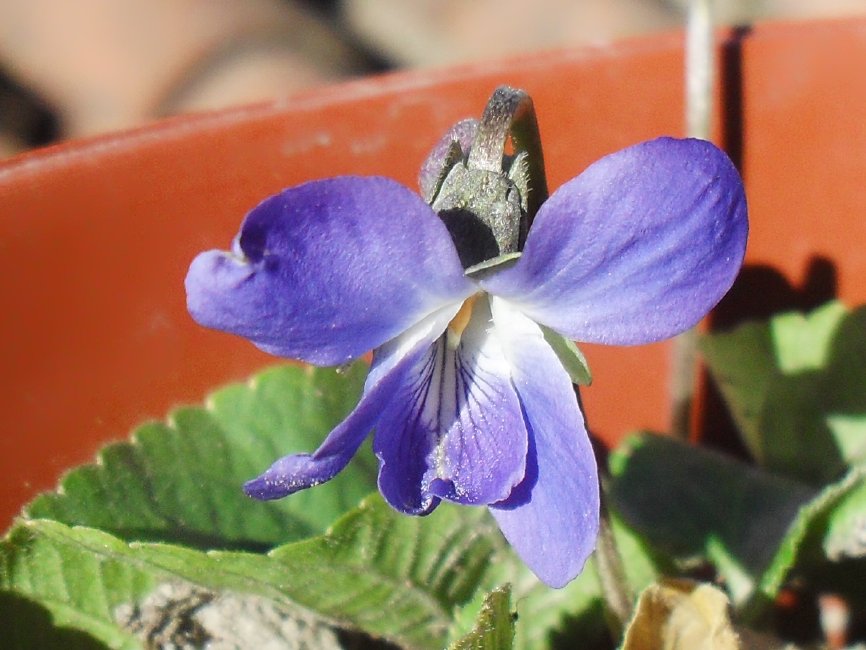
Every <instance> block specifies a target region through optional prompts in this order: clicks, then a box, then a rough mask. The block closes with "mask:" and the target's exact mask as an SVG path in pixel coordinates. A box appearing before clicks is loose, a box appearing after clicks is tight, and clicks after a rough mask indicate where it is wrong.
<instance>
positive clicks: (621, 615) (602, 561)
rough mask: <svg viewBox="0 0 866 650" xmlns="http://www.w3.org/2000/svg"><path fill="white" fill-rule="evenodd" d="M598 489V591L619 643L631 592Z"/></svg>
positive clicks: (626, 621) (628, 619)
mask: <svg viewBox="0 0 866 650" xmlns="http://www.w3.org/2000/svg"><path fill="white" fill-rule="evenodd" d="M605 501H606V499H605V494H604V491H602V499H601V518H600V521H599V530H598V545H597V546H596V549H595V567H596V572H597V574H598V581H599V583H600V585H601V593H602V595H603V596H604V602H605V605H606V607H607V612H606V614H607V619H608V625H609V627H610V632H611V635H612V636H613V638H614V641H615V642H617V643H619V641H620V640H621V639H622V635H623V633H624V631H625V628H626V626H627V625H628V622H629V621H630V620H631V615H632V606H633V603H634V594H632V592H631V588H630V586H629V584H628V579H627V578H626V575H625V567H624V566H623V562H622V556H621V555H620V553H619V549H618V548H617V544H616V538H615V537H614V533H613V520H612V518H611V516H610V511H609V510H608V509H607V505H606V503H605Z"/></svg>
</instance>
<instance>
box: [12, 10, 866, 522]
mask: <svg viewBox="0 0 866 650" xmlns="http://www.w3.org/2000/svg"><path fill="white" fill-rule="evenodd" d="M719 47H720V50H721V54H722V57H721V60H720V73H721V74H720V87H721V90H720V92H719V93H718V97H719V107H720V111H719V114H720V115H721V117H720V119H719V128H718V130H717V133H718V138H717V140H718V141H719V142H720V143H722V144H724V145H725V146H727V147H728V149H729V151H730V152H731V154H732V156H733V158H734V159H735V161H736V162H737V163H738V164H739V165H740V166H741V168H742V169H743V172H744V175H745V179H746V184H747V190H748V196H749V201H750V207H751V219H752V235H751V241H750V244H749V253H748V261H749V263H750V264H751V265H766V266H768V267H771V268H770V269H763V270H761V269H758V270H754V269H753V270H752V271H750V275H749V274H747V276H745V278H746V282H744V283H740V284H739V285H738V286H737V288H736V290H735V293H734V296H733V297H732V298H731V300H729V301H727V302H726V303H725V305H724V306H723V309H722V312H721V313H722V314H723V320H726V321H730V320H731V319H732V318H737V317H738V316H739V315H741V314H742V309H743V308H754V307H756V306H757V307H758V311H760V310H763V309H765V308H766V307H767V306H768V305H770V306H772V305H776V304H779V305H782V304H787V303H790V302H792V301H793V302H797V300H800V302H803V301H806V302H808V301H810V300H813V301H816V300H818V299H819V298H821V297H824V296H826V295H832V293H833V292H834V291H835V290H838V294H839V295H840V296H841V297H843V298H844V299H847V300H848V301H850V302H860V301H864V300H866V282H864V278H866V254H864V244H863V242H866V118H864V112H866V76H864V75H863V73H862V67H861V64H860V62H862V61H864V60H866V21H864V20H857V21H850V22H827V23H812V24H776V25H762V26H758V27H756V28H755V29H753V30H752V31H750V32H748V33H725V34H722V35H720V44H719ZM682 50H683V39H682V35H681V34H669V35H662V36H655V37H652V38H649V39H645V40H637V41H631V42H626V43H620V44H616V45H613V46H605V47H599V48H592V49H580V50H575V51H561V52H554V53H549V54H543V55H538V56H534V57H524V58H521V59H519V60H511V61H503V62H494V63H488V64H483V65H476V66H469V67H463V68H457V69H449V70H442V71H432V72H431V71H421V72H412V73H406V74H398V75H393V76H386V77H380V78H373V79H367V80H363V81H359V82H354V83H349V84H346V85H341V86H337V87H334V88H326V89H322V90H320V91H317V92H313V93H309V94H305V95H302V96H298V97H296V98H294V99H292V100H291V101H289V102H285V103H279V104H272V105H264V106H256V107H250V108H240V109H236V110H230V111H226V112H221V113H215V114H204V115H195V116H190V117H183V118H179V119H173V120H167V121H164V122H161V123H158V124H154V125H152V126H149V127H147V128H144V129H141V130H137V131H132V132H129V133H122V134H116V135H111V136H107V137H104V138H100V139H95V140H89V141H82V142H72V143H69V144H66V145H63V146H60V147H57V148H53V149H48V150H44V151H39V152H36V153H33V154H29V155H25V156H22V157H20V158H17V159H15V160H12V161H9V162H7V163H5V164H3V165H2V166H0V215H2V216H0V250H2V255H0V298H2V305H3V306H4V310H5V315H4V317H3V318H2V320H0V341H2V346H3V353H2V355H0V363H2V374H3V377H4V385H3V390H2V391H0V400H2V402H0V412H2V413H3V419H4V433H3V436H2V439H0V481H2V484H0V485H2V488H0V489H2V504H0V525H3V526H5V524H6V523H7V522H8V521H9V519H10V517H11V516H12V515H13V513H14V512H16V511H17V510H18V509H19V508H20V506H21V505H22V504H23V503H25V502H26V501H27V500H28V499H30V498H31V497H32V496H33V495H34V494H35V493H36V492H37V491H38V490H42V489H46V488H50V487H52V486H53V485H54V484H55V482H56V480H57V478H58V476H59V475H60V473H61V471H62V470H63V468H65V467H68V466H71V465H74V464H77V463H81V462H85V461H88V460H90V459H92V457H93V454H94V452H95V451H96V450H97V448H98V447H99V446H101V445H102V444H104V443H105V442H106V441H108V440H111V439H117V438H123V437H125V436H126V435H127V433H128V431H129V429H130V428H131V427H132V426H133V425H134V424H136V423H137V422H139V421H140V420H142V419H143V418H159V417H162V416H163V415H164V414H165V413H166V412H167V410H168V409H169V408H171V407H172V406H173V405H176V404H179V403H184V402H196V401H200V400H201V399H202V397H203V396H204V395H205V394H206V393H207V392H208V391H209V390H211V389H212V388H214V387H216V386H217V385H219V384H221V383H223V382H226V381H228V380H239V379H243V378H245V377H246V376H248V375H249V374H250V373H252V372H254V371H255V370H256V369H257V368H259V367H261V366H263V365H265V364H269V363H273V362H274V359H272V358H269V357H267V356H265V355H264V354H261V353H259V352H256V351H255V350H254V349H253V348H252V346H250V345H249V344H247V343H246V342H244V341H241V340H238V339H235V338H233V337H231V336H227V335H222V334H219V333H214V332H210V331H206V330H204V329H201V328H199V327H198V326H196V325H195V324H194V323H193V322H192V321H191V320H190V318H189V317H188V316H187V313H186V310H185V308H184V292H183V287H182V280H183V277H184V275H185V272H186V268H187V265H188V263H189V261H190V260H191V259H192V257H193V256H194V254H195V253H196V252H198V251H199V250H202V249H205V248H211V247H225V246H227V245H228V243H229V242H230V240H231V238H232V236H233V235H234V233H235V232H236V229H237V227H238V223H239V221H240V219H241V217H242V215H243V214H244V212H245V211H246V210H247V209H248V208H250V207H251V206H252V205H254V204H255V203H256V202H257V201H258V200H259V199H261V198H262V197H264V196H265V195H267V194H269V193H272V192H275V191H276V190H278V189H280V188H282V187H285V186H288V185H292V184H295V183H298V182H301V181H304V180H308V179H313V178H319V177H325V176H332V175H335V174H345V173H355V174H383V175H387V176H391V177H394V178H396V179H398V180H400V181H402V182H404V183H407V184H409V185H413V186H414V183H415V174H416V170H417V168H418V165H419V163H420V162H421V160H422V159H423V157H424V155H425V153H426V151H427V150H428V148H429V147H430V146H431V144H432V143H433V142H434V141H435V140H436V138H437V137H438V136H439V135H440V134H441V133H442V132H443V131H444V130H445V129H446V128H447V127H448V126H449V125H450V124H451V123H453V122H454V121H456V120H457V119H459V118H462V117H465V116H470V115H477V114H479V112H480V111H481V109H482V107H483V106H484V103H485V101H486V99H487V97H488V95H489V94H490V92H491V91H492V89H493V88H494V87H495V86H497V85H499V84H502V83H508V84H511V85H514V86H519V87H522V88H525V89H526V90H528V91H529V92H530V93H531V95H532V96H533V98H534V99H535V103H536V107H537V110H538V114H539V120H540V126H541V131H542V137H543V139H544V142H545V156H546V162H547V167H548V177H549V180H550V183H551V187H552V188H555V187H557V186H558V185H560V184H561V183H562V182H564V181H565V180H567V179H568V178H570V177H572V176H574V175H576V174H577V173H579V172H580V171H581V170H582V169H583V168H584V167H585V166H586V165H587V164H589V163H590V162H592V161H593V160H594V159H596V158H598V157H599V156H601V155H603V154H606V153H608V152H611V151H614V150H616V149H619V148H621V147H625V146H627V145H629V144H632V143H635V142H637V141H640V140H645V139H649V138H653V137H655V136H658V135H661V134H672V135H677V134H681V133H682V130H683V128H682V118H681V115H682V112H683V110H682V109H683V100H682V96H683V84H682V63H683V61H682ZM723 105H724V111H722V110H721V107H722V106H723ZM816 258H826V260H828V261H826V263H818V264H813V262H814V260H815V259H816ZM810 264H812V266H811V269H812V272H811V275H810V278H811V279H810V283H809V285H808V287H807V289H808V291H806V292H805V293H804V292H800V293H797V291H796V290H792V289H791V288H790V286H788V285H786V282H790V283H792V284H793V285H794V286H795V287H796V286H799V285H800V284H801V283H803V282H804V274H806V273H807V269H809V268H810ZM834 285H835V286H834ZM778 290H781V293H779V292H778ZM771 291H773V292H774V293H771ZM786 292H787V293H786ZM780 296H781V297H780ZM587 354H588V356H589V358H590V362H591V364H592V366H593V368H594V373H595V384H594V385H593V386H592V387H591V388H590V389H588V390H586V391H585V393H584V401H585V404H586V408H587V411H588V415H589V419H590V422H591V423H592V425H593V428H594V429H595V430H596V431H597V433H598V434H599V435H600V436H601V437H602V439H603V440H605V441H606V442H608V443H611V442H614V441H616V440H617V439H618V438H619V437H621V436H622V435H623V434H624V433H625V432H627V431H628V430H631V429H635V428H639V427H649V428H652V429H656V430H664V429H665V428H666V426H667V421H668V413H669V404H668V398H667V396H666V389H667V383H668V367H669V356H670V348H669V345H668V344H657V345H652V346H646V347H642V348H632V349H625V348H619V349H603V348H599V347H590V348H589V349H588V350H587Z"/></svg>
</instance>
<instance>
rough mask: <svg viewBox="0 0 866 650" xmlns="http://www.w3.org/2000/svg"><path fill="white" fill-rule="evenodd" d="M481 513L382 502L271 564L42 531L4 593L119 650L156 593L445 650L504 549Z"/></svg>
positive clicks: (30, 535) (30, 525) (18, 553)
mask: <svg viewBox="0 0 866 650" xmlns="http://www.w3.org/2000/svg"><path fill="white" fill-rule="evenodd" d="M497 535H498V533H497V532H496V530H495V527H494V525H493V523H492V519H491V518H490V517H489V515H487V514H486V512H485V511H484V510H482V509H470V508H458V507H450V508H449V507H442V508H439V509H438V510H437V511H436V512H435V513H433V514H432V515H431V516H430V517H429V518H427V519H421V518H416V517H405V516H401V515H399V514H398V513H396V512H394V511H393V510H391V509H390V508H389V507H388V506H387V505H385V504H384V502H382V500H381V499H380V498H378V497H373V498H370V499H368V500H366V501H364V502H363V504H362V506H361V507H360V508H359V509H357V510H355V511H353V512H352V513H350V514H349V515H347V516H346V517H345V518H344V519H342V520H341V521H340V522H339V523H338V524H337V525H336V526H335V527H334V529H333V530H332V531H331V532H330V533H328V534H327V535H325V536H322V537H319V538H315V539H311V540H306V541H303V542H297V543H294V544H288V545H285V546H281V547H279V548H277V549H274V551H272V552H271V553H269V554H267V555H261V554H255V553H245V552H236V551H220V552H216V551H214V552H210V553H204V552H201V551H198V550H194V549H190V548H183V547H179V546H174V545H168V544H141V543H133V544H127V543H125V542H123V541H122V540H119V539H117V538H116V537H113V536H111V535H108V534H107V533H103V532H101V531H96V530H93V529H89V528H82V527H77V528H70V527H67V526H64V525H63V524H59V523H56V522H50V521H44V520H36V521H30V522H25V523H24V524H21V525H19V526H17V527H15V528H14V529H13V531H12V532H11V534H10V536H9V537H8V538H7V539H6V540H4V542H3V543H2V546H0V557H2V564H0V567H2V571H0V589H2V590H15V591H16V592H17V593H18V594H20V595H22V596H26V597H27V598H28V599H30V600H31V601H33V602H35V603H38V604H40V605H41V606H43V607H45V608H46V609H47V610H48V611H49V612H50V613H51V615H52V616H53V617H54V620H55V622H56V623H57V624H58V625H60V626H68V627H74V628H78V629H80V630H83V631H86V632H88V633H89V634H91V635H93V636H94V637H96V638H97V639H100V640H102V641H103V642H105V643H107V644H110V645H119V646H121V647H135V644H134V643H133V641H132V640H131V638H132V637H131V634H130V633H129V632H125V631H123V630H121V629H120V628H119V626H118V622H117V618H118V615H117V611H118V607H119V606H121V605H124V604H125V605H127V606H129V607H131V606H133V605H136V604H138V605H140V604H141V603H142V601H143V600H144V599H145V598H146V597H147V596H148V595H150V594H152V593H153V592H154V591H155V590H156V589H157V588H158V587H162V586H165V585H166V584H174V583H175V582H176V581H181V583H182V584H187V583H188V584H191V585H195V586H198V587H201V588H203V589H206V590H208V593H210V592H215V593H226V592H229V593H240V594H251V595H255V596H258V597H261V598H265V599H267V600H268V601H271V602H273V603H276V604H279V605H281V606H283V607H296V606H297V605H301V606H303V607H304V608H305V609H306V610H308V611H312V612H315V613H316V614H318V615H319V616H321V617H322V618H324V619H326V620H330V621H334V622H338V623H341V624H344V625H347V626H349V627H355V628H359V629H362V630H365V631H366V632H368V633H370V634H373V635H375V636H381V637H385V638H388V639H390V640H392V641H395V642H397V643H401V644H404V645H406V646H408V647H417V648H438V647H442V646H443V644H444V641H445V638H446V632H447V629H448V627H449V626H450V624H451V621H452V611H453V609H454V607H456V606H458V605H461V604H463V603H464V602H466V601H467V600H469V598H470V597H471V596H472V594H473V593H474V592H475V591H476V589H478V587H479V584H480V582H481V580H482V578H483V577H484V575H485V570H486V569H487V567H488V566H489V565H490V564H491V555H492V554H494V553H497V552H501V551H502V550H503V549H504V541H503V540H502V539H501V537H497Z"/></svg>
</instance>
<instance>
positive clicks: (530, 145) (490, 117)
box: [468, 86, 547, 219]
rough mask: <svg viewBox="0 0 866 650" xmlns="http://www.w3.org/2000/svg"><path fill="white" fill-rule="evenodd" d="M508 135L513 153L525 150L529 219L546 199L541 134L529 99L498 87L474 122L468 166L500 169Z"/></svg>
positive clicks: (522, 94)
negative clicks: (473, 137) (473, 136)
mask: <svg viewBox="0 0 866 650" xmlns="http://www.w3.org/2000/svg"><path fill="white" fill-rule="evenodd" d="M508 135H510V136H511V142H512V144H513V146H514V153H515V154H517V153H519V152H526V154H527V162H528V166H529V187H530V188H531V192H530V193H529V196H528V197H527V201H528V203H529V206H528V209H527V213H528V214H529V218H530V219H532V217H533V216H535V213H536V212H537V211H538V208H539V207H540V206H541V204H542V203H544V201H545V200H547V177H546V175H545V172H544V155H543V153H542V150H541V136H540V134H539V132H538V120H537V119H536V117H535V106H534V105H533V103H532V98H531V97H530V96H529V95H528V94H526V93H525V92H524V91H522V90H518V89H516V88H511V87H510V86H500V87H499V88H497V89H496V91H495V92H494V93H493V96H492V97H491V98H490V101H489V102H487V106H486V107H485V108H484V114H483V115H482V116H481V121H480V123H479V125H478V133H477V135H476V136H475V141H474V142H473V143H472V147H471V149H470V152H469V160H468V166H469V167H470V168H472V169H486V170H489V171H501V170H502V157H503V154H504V152H505V142H506V140H507V136H508Z"/></svg>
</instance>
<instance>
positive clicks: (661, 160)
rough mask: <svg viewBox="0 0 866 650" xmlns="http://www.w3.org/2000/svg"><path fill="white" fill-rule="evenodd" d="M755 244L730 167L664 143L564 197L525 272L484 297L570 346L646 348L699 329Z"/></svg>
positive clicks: (611, 162)
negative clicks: (503, 302)
mask: <svg viewBox="0 0 866 650" xmlns="http://www.w3.org/2000/svg"><path fill="white" fill-rule="evenodd" d="M747 234H748V220H747V217H746V200H745V195H744V193H743V186H742V182H741V180H740V177H739V174H738V173H737V170H736V169H735V168H734V166H733V164H732V163H731V161H730V160H729V159H728V157H727V156H726V155H725V154H724V153H723V152H722V151H721V150H719V149H718V148H716V147H715V146H713V145H712V144H710V143H709V142H705V141H702V140H675V139H672V138H660V139H658V140H653V141H651V142H645V143H642V144H639V145H636V146H633V147H629V148H628V149H624V150H622V151H619V152H617V153H614V154H612V155H610V156H607V157H605V158H602V159H601V160H599V161H597V162H596V163H594V164H593V165H591V166H590V167H589V168H587V169H586V171H584V172H583V173H582V174H581V175H580V176H578V177H577V178H574V179H572V180H571V181H569V182H568V183H566V184H565V185H563V186H562V187H560V188H559V189H558V190H557V191H556V192H555V193H554V194H553V196H551V197H550V199H548V200H547V202H545V203H544V205H542V206H541V209H540V210H539V211H538V214H537V215H536V217H535V221H534V223H533V225H532V228H531V229H530V232H529V236H528V238H527V241H526V246H525V248H524V250H523V256H522V257H521V258H520V260H519V261H518V262H517V264H515V265H514V266H513V267H511V268H510V269H506V270H504V271H502V272H501V273H499V274H496V275H493V276H492V277H490V278H488V279H486V280H484V281H483V282H482V286H484V288H485V289H487V290H489V291H491V292H493V293H496V294H497V295H501V296H504V297H507V298H508V299H509V300H510V301H511V302H513V303H515V304H517V305H519V307H520V309H521V311H523V312H524V313H526V314H527V315H529V316H530V317H531V318H532V319H533V320H536V321H537V322H540V323H543V324H545V325H547V326H549V327H551V328H553V329H555V330H557V331H558V332H560V333H562V334H564V335H566V336H568V337H570V338H572V339H575V340H579V341H587V342H594V343H608V344H618V345H632V344H639V343H648V342H651V341H657V340H660V339H663V338H667V337H670V336H673V335H675V334H678V333H679V332H682V331H683V330H686V329H688V328H689V327H691V326H693V325H695V323H697V322H698V321H699V320H700V319H701V318H702V317H703V316H704V315H705V314H706V313H707V312H708V311H709V310H710V309H711V308H712V307H713V306H714V305H715V304H716V303H717V302H718V301H719V300H720V299H721V297H722V296H723V295H724V294H725V292H727V290H728V289H729V288H730V286H731V284H732V283H733V281H734V278H735V277H736V275H737V272H738V271H739V268H740V265H741V264H742V260H743V255H744V253H745V247H746V237H747Z"/></svg>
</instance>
